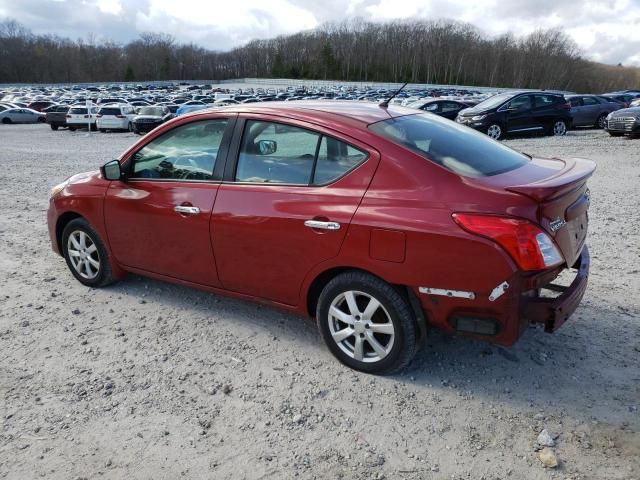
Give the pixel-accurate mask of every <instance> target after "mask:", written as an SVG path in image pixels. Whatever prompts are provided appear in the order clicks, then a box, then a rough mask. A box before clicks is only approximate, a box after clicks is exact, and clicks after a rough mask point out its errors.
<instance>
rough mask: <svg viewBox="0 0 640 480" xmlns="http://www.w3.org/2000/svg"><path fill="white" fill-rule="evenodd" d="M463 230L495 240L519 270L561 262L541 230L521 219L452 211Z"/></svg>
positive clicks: (547, 236) (553, 245) (538, 267)
mask: <svg viewBox="0 0 640 480" xmlns="http://www.w3.org/2000/svg"><path fill="white" fill-rule="evenodd" d="M453 219H454V220H455V222H456V223H457V224H458V225H460V226H461V227H462V228H463V229H465V230H466V231H468V232H470V233H473V234H476V235H481V236H483V237H486V238H489V239H491V240H493V241H495V242H496V243H497V244H498V245H500V246H501V247H502V248H504V249H505V250H506V251H507V253H508V254H509V255H510V256H511V258H513V260H514V261H515V262H516V264H518V266H519V267H520V268H521V269H522V270H542V269H545V268H549V267H553V266H555V265H559V264H560V263H562V262H563V260H562V255H560V252H559V251H558V248H557V247H556V246H555V244H554V243H553V240H551V237H549V235H547V234H546V233H545V232H544V231H543V230H542V229H540V228H539V227H537V226H536V225H534V224H533V223H531V222H530V221H528V220H524V219H522V218H512V217H499V216H495V215H476V214H467V213H454V214H453Z"/></svg>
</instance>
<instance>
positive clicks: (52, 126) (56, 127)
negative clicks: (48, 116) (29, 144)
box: [50, 123, 58, 130]
mask: <svg viewBox="0 0 640 480" xmlns="http://www.w3.org/2000/svg"><path fill="white" fill-rule="evenodd" d="M50 127H51V130H58V125H54V124H53V123H52V124H51V125H50Z"/></svg>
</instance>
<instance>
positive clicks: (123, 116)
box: [116, 115, 126, 118]
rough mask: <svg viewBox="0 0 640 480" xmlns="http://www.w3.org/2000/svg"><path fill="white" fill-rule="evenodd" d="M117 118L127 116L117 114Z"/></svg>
mask: <svg viewBox="0 0 640 480" xmlns="http://www.w3.org/2000/svg"><path fill="white" fill-rule="evenodd" d="M116 118H126V117H125V116H124V115H116Z"/></svg>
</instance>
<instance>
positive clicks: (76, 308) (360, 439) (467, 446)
mask: <svg viewBox="0 0 640 480" xmlns="http://www.w3.org/2000/svg"><path fill="white" fill-rule="evenodd" d="M137 138H138V137H136V136H134V135H132V134H128V133H124V134H97V133H94V134H92V135H91V136H90V137H88V136H87V134H86V132H74V133H72V132H68V131H58V132H53V131H51V130H50V129H49V128H48V127H47V126H46V125H34V126H27V125H24V126H5V125H0V398H1V403H0V421H1V423H2V430H1V431H0V478H11V479H20V480H25V479H31V478H47V479H80V478H86V479H95V478H108V479H111V478H114V479H176V478H194V479H213V478H215V479H226V478H233V479H242V478H248V479H255V478H273V479H288V478H318V479H324V478H357V479H365V478H366V479H372V478H373V479H382V478H386V479H485V480H490V479H508V478H512V479H518V480H519V479H527V480H535V479H549V478H556V479H572V480H577V479H585V480H586V479H589V480H590V479H607V480H612V479H625V480H630V479H640V415H639V412H638V408H639V407H640V328H639V327H640V299H639V293H640V230H639V225H640V140H629V139H626V138H609V137H608V136H607V135H606V134H605V133H604V132H601V131H593V130H591V131H579V132H570V133H569V134H568V135H567V136H566V137H560V138H525V139H517V140H509V141H507V144H508V145H510V146H512V147H514V148H517V149H520V150H523V151H526V152H528V153H532V154H539V155H559V156H582V157H586V158H590V159H593V160H595V161H596V162H597V163H598V170H597V172H596V174H595V176H594V177H593V178H592V180H591V181H590V188H591V192H592V207H591V226H590V236H589V240H588V243H589V246H590V249H591V256H592V266H591V278H590V286H589V288H588V290H587V293H586V296H585V299H584V301H583V303H582V305H581V306H580V308H579V309H578V311H577V312H576V314H575V315H574V317H573V318H572V319H571V320H570V321H569V322H568V323H567V324H565V326H563V327H562V328H561V329H560V331H558V332H557V333H556V334H554V335H548V334H545V333H543V332H542V331H541V330H539V329H530V331H528V332H527V333H526V335H525V336H524V338H523V339H522V340H521V341H520V342H519V343H518V344H517V345H516V346H515V347H514V348H512V349H503V348H499V347H495V346H491V345H489V344H485V343H480V342H475V341H471V340H468V339H464V338H448V337H444V336H442V335H440V334H438V333H437V332H432V333H431V336H430V338H429V340H428V342H427V345H426V346H425V347H424V348H423V350H422V351H421V352H419V353H418V355H417V356H416V358H415V361H414V362H413V363H412V364H411V366H410V368H409V369H408V370H407V371H406V372H405V373H404V374H402V375H398V376H393V377H374V376H369V375H365V374H361V373H358V372H354V371H351V370H349V369H347V368H346V367H343V366H342V365H340V364H339V363H338V362H337V361H335V360H334V359H333V357H332V356H331V354H330V353H329V352H328V350H326V349H325V347H324V346H323V344H322V342H321V340H320V338H319V335H318V334H317V332H316V329H315V326H314V325H313V323H312V322H310V321H307V320H305V319H302V318H299V317H296V316H292V315H289V314H287V313H283V312H281V311H278V310H273V309H270V308H267V307H264V306H259V305H257V304H253V303H247V302H241V301H237V300H231V299H227V298H224V297H220V296H216V295H212V294H208V293H203V292H200V291H196V290H190V289H187V288H182V287H178V286H174V285H170V284H167V283H162V282H159V281H154V280H149V279H146V278H141V277H137V276H130V277H128V278H127V279H126V280H124V281H122V282H120V283H118V284H116V285H113V286H111V287H109V288H106V289H103V290H90V289H88V288H86V287H83V286H82V285H81V284H80V283H78V282H77V281H75V280H74V279H73V277H72V276H71V274H70V273H69V272H68V271H67V268H66V266H65V263H64V261H63V259H62V258H60V257H58V256H56V255H55V254H53V253H52V251H51V249H50V246H49V240H48V237H47V229H46V213H45V212H46V209H47V204H48V194H49V189H50V187H51V186H52V185H54V184H56V183H58V182H59V181H61V180H63V179H64V178H66V177H68V176H70V175H72V174H74V173H77V172H80V171H85V170H89V169H94V168H96V167H98V166H99V165H101V164H102V163H104V162H105V161H107V160H109V159H112V158H114V157H116V156H117V155H118V154H119V153H120V152H121V151H123V150H124V149H125V148H126V147H127V146H128V145H130V144H131V143H132V142H134V141H135V140H136V139H137ZM543 429H547V430H548V431H550V432H552V433H554V434H557V435H558V437H557V438H556V440H555V446H554V447H552V450H553V451H554V452H555V454H556V455H557V457H558V459H559V466H558V467H557V468H554V469H552V468H545V467H544V466H543V464H542V463H541V462H540V460H539V458H538V455H539V453H538V452H537V451H536V449H537V448H538V447H537V446H536V441H537V440H536V439H537V438H538V434H539V433H540V432H541V431H542V430H543Z"/></svg>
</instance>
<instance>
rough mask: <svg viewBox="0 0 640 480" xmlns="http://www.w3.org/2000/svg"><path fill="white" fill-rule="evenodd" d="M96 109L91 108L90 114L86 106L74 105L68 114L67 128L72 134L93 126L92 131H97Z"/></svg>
mask: <svg viewBox="0 0 640 480" xmlns="http://www.w3.org/2000/svg"><path fill="white" fill-rule="evenodd" d="M96 111H97V109H96V107H91V112H89V110H88V108H87V106H86V105H72V106H71V107H70V108H69V111H68V112H67V127H69V130H71V131H72V132H73V131H74V130H75V129H77V128H87V125H88V124H91V130H95V129H96Z"/></svg>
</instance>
